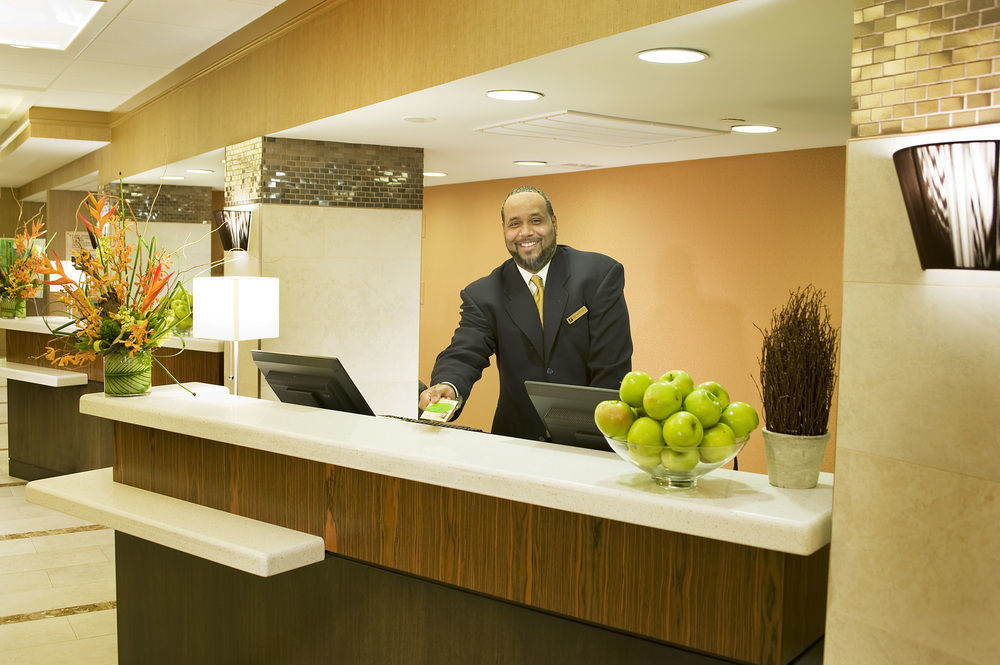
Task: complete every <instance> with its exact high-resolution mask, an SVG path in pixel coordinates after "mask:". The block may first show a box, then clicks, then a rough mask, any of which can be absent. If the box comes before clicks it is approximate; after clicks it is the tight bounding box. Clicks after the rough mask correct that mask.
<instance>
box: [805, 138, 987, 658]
mask: <svg viewBox="0 0 1000 665" xmlns="http://www.w3.org/2000/svg"><path fill="white" fill-rule="evenodd" d="M998 135H1000V133H998V127H997V126H995V125H994V126H984V127H978V128H969V129H964V130H959V129H956V130H950V131H946V132H933V133H924V134H907V135H903V136H895V137H890V138H877V139H866V140H856V141H852V142H851V143H850V144H849V145H848V150H847V156H848V161H847V207H846V224H845V235H844V309H843V328H842V334H843V340H842V347H841V376H840V408H839V414H838V419H837V431H838V437H837V460H836V469H835V478H836V481H835V486H834V510H833V542H832V546H831V558H830V595H829V604H828V613H827V634H826V642H825V644H826V648H825V656H824V662H825V663H827V664H828V665H853V664H855V663H865V664H866V665H880V664H882V663H899V664H910V663H920V664H923V663H926V664H928V665H930V664H932V663H933V664H934V665H949V664H953V663H954V664H959V663H961V664H963V665H968V664H970V663H977V664H982V665H987V664H990V665H994V664H995V663H998V662H1000V636H998V634H997V630H996V626H995V624H996V620H997V617H998V616H1000V530H998V528H997V524H998V522H1000V408H998V406H1000V272H985V271H954V270H951V271H942V270H932V271H922V270H921V269H920V262H919V260H918V258H917V252H916V248H915V245H914V242H913V237H912V234H911V232H910V227H909V221H908V218H907V215H906V209H905V207H904V205H903V200H902V196H901V194H900V188H899V184H898V180H897V178H896V173H895V168H894V165H893V162H892V153H893V152H894V151H896V150H899V149H901V148H903V147H906V146H910V145H916V144H925V143H935V142H942V141H956V140H970V139H977V138H996V137H997V136H998Z"/></svg>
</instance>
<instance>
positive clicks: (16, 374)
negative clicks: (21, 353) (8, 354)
mask: <svg viewBox="0 0 1000 665" xmlns="http://www.w3.org/2000/svg"><path fill="white" fill-rule="evenodd" d="M0 378H4V379H8V380H14V381H24V382H25V383H35V384H38V385H40V386H49V387H51V388H62V387H64V386H85V385H87V375H86V373H84V372H71V371H69V370H65V369H58V368H56V367H40V366H37V365H25V364H24V363H12V362H7V360H6V359H3V360H0Z"/></svg>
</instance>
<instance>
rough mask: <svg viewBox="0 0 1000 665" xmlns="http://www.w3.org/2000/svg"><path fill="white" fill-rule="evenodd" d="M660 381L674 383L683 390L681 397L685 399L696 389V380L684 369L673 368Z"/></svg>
mask: <svg viewBox="0 0 1000 665" xmlns="http://www.w3.org/2000/svg"><path fill="white" fill-rule="evenodd" d="M660 381H666V382H667V383H672V384H674V385H675V386H677V388H678V389H679V390H680V391H681V399H684V398H685V397H687V396H688V395H690V394H691V391H692V390H694V380H693V379H692V378H691V375H690V374H688V373H687V372H685V371H684V370H682V369H672V370H670V371H669V372H667V373H665V374H664V375H663V376H661V377H660Z"/></svg>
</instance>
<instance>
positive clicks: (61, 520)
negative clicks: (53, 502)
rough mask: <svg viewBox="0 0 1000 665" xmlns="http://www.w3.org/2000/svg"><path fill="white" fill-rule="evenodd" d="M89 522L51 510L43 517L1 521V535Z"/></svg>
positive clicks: (83, 524)
mask: <svg viewBox="0 0 1000 665" xmlns="http://www.w3.org/2000/svg"><path fill="white" fill-rule="evenodd" d="M88 524H90V522H87V521H85V520H81V519H80V518H78V517H73V516H72V515H64V514H63V513H57V512H55V511H49V514H47V515H44V516H42V517H21V518H13V519H5V520H3V521H0V535H2V534H12V533H31V532H33V531H48V530H50V529H65V528H67V527H73V526H86V525H88Z"/></svg>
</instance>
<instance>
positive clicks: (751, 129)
mask: <svg viewBox="0 0 1000 665" xmlns="http://www.w3.org/2000/svg"><path fill="white" fill-rule="evenodd" d="M729 129H730V130H731V131H734V132H738V133H740V134H770V133H772V132H776V131H778V128H777V127H772V126H771V125H733V126H732V127H730V128H729Z"/></svg>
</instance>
